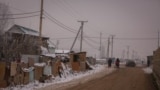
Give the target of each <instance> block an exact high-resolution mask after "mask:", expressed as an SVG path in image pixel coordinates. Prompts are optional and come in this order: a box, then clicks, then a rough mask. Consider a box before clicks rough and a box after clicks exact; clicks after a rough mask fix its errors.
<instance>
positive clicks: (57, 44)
mask: <svg viewBox="0 0 160 90" xmlns="http://www.w3.org/2000/svg"><path fill="white" fill-rule="evenodd" d="M58 46H59V40H57V43H56V49H58Z"/></svg>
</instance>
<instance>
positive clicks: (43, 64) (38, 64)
mask: <svg viewBox="0 0 160 90" xmlns="http://www.w3.org/2000/svg"><path fill="white" fill-rule="evenodd" d="M34 65H35V66H39V67H43V66H45V65H46V63H35V64H34Z"/></svg>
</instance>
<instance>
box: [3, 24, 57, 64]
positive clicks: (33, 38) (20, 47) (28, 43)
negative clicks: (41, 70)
mask: <svg viewBox="0 0 160 90" xmlns="http://www.w3.org/2000/svg"><path fill="white" fill-rule="evenodd" d="M5 38H6V41H7V45H6V46H5V47H4V50H7V51H6V53H7V54H8V55H12V56H11V57H14V58H20V59H21V60H22V61H25V62H26V60H27V59H28V57H31V58H32V59H34V60H35V59H36V60H35V61H37V60H38V59H39V58H38V57H39V55H43V56H45V55H48V56H49V57H55V54H54V51H53V50H54V49H53V48H54V47H53V45H52V47H50V46H51V45H49V43H48V41H49V37H46V36H43V35H42V37H41V41H40V37H39V32H38V31H36V30H33V29H30V28H27V27H23V26H20V25H13V26H12V27H11V28H10V29H9V30H8V31H7V32H6V33H5ZM42 48H43V49H44V48H46V52H45V53H44V51H43V49H42ZM48 49H49V50H50V51H52V54H50V53H49V50H48ZM51 49H52V50H51ZM52 55H53V56H52Z"/></svg>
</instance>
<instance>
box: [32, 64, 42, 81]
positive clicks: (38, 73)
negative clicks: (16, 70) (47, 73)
mask: <svg viewBox="0 0 160 90" xmlns="http://www.w3.org/2000/svg"><path fill="white" fill-rule="evenodd" d="M34 67H35V70H34V79H35V80H40V77H42V75H43V67H39V66H34Z"/></svg>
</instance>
